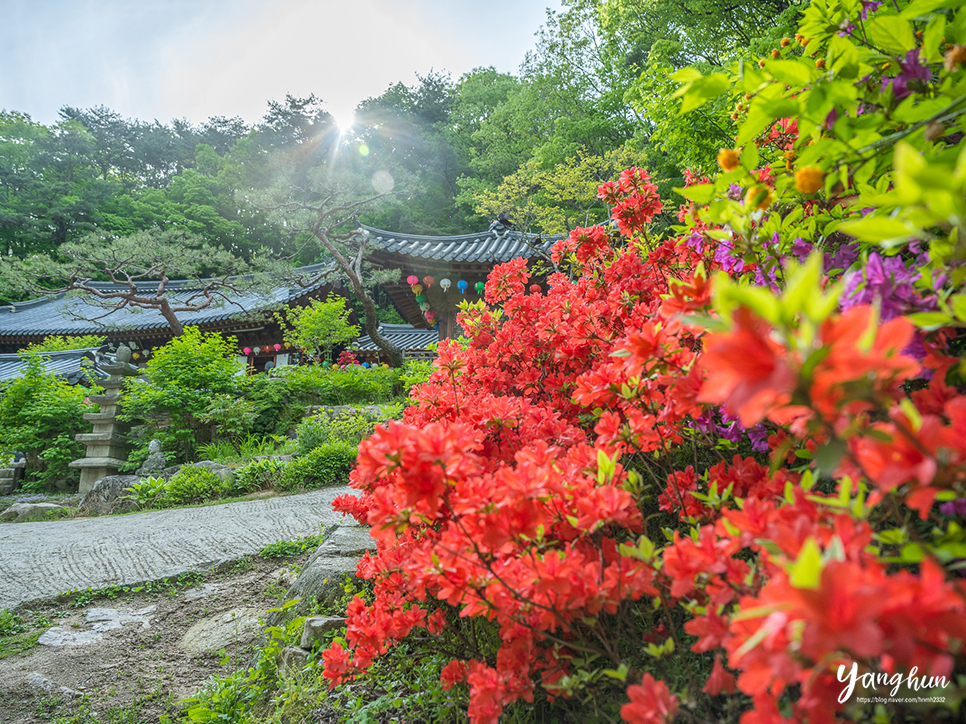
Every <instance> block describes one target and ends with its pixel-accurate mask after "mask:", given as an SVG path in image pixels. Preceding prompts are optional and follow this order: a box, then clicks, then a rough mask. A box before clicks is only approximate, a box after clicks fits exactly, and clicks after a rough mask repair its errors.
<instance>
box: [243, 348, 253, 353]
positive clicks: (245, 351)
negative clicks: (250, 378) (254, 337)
mask: <svg viewBox="0 0 966 724" xmlns="http://www.w3.org/2000/svg"><path fill="white" fill-rule="evenodd" d="M242 352H244V353H245V354H251V353H252V348H251V347H245V349H243V350H242Z"/></svg>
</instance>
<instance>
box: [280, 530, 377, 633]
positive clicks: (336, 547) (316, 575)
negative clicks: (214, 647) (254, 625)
mask: <svg viewBox="0 0 966 724" xmlns="http://www.w3.org/2000/svg"><path fill="white" fill-rule="evenodd" d="M322 535H323V539H322V544H321V545H320V546H319V547H318V548H316V549H315V552H313V553H312V555H311V556H309V559H308V560H307V561H306V562H305V565H303V566H302V572H301V573H300V574H299V577H298V578H297V579H296V581H295V583H294V584H292V587H291V588H289V589H288V591H287V592H286V593H285V600H286V601H290V600H292V599H296V598H297V599H299V602H298V603H297V604H295V605H294V606H292V607H290V608H288V609H286V610H285V611H275V612H273V613H270V614H269V615H268V616H267V623H268V625H269V626H280V625H282V624H283V623H285V622H288V621H291V620H292V619H294V618H297V617H299V616H308V615H309V614H310V613H311V612H312V608H313V604H318V605H320V606H323V607H325V606H330V605H332V604H334V603H335V602H336V601H338V600H339V599H340V598H342V597H343V596H344V595H345V590H344V588H343V583H344V581H345V577H346V574H348V575H349V576H350V577H352V578H355V577H356V576H355V574H356V563H357V562H358V559H359V558H360V557H361V556H362V553H363V552H364V551H365V550H374V549H375V545H376V542H375V541H374V540H372V538H370V537H369V529H368V528H365V527H362V526H356V525H332V526H329V527H327V528H325V529H324V531H323V533H322Z"/></svg>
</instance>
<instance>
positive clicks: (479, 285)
mask: <svg viewBox="0 0 966 724" xmlns="http://www.w3.org/2000/svg"><path fill="white" fill-rule="evenodd" d="M473 288H474V289H476V291H477V293H478V294H482V293H483V290H484V289H486V282H477V283H476V284H474V285H473Z"/></svg>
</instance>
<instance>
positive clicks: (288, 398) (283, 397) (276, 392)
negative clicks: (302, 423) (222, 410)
mask: <svg viewBox="0 0 966 724" xmlns="http://www.w3.org/2000/svg"><path fill="white" fill-rule="evenodd" d="M245 399H246V400H247V401H248V402H249V403H250V404H251V405H252V423H251V428H250V429H251V431H252V432H253V433H254V434H255V435H261V436H262V437H265V436H267V435H287V434H288V432H289V431H290V430H291V429H292V428H293V427H295V425H297V424H298V422H299V420H301V419H302V416H303V415H304V414H305V405H304V404H301V403H300V402H299V401H298V399H297V395H296V394H295V392H294V391H293V390H292V389H291V385H290V384H289V381H288V380H287V379H285V378H284V377H275V376H270V375H253V376H252V377H249V378H248V384H247V387H246V390H245Z"/></svg>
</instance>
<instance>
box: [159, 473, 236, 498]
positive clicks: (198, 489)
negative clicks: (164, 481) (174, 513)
mask: <svg viewBox="0 0 966 724" xmlns="http://www.w3.org/2000/svg"><path fill="white" fill-rule="evenodd" d="M229 485H230V483H226V482H225V481H223V480H222V479H221V478H220V477H219V476H218V475H216V474H215V473H213V472H212V471H211V470H209V469H208V468H203V467H202V468H196V467H184V468H181V470H179V471H178V472H177V473H175V474H174V475H173V476H172V478H171V480H170V481H169V482H168V488H167V491H166V492H165V494H164V497H163V499H162V500H163V501H164V503H165V505H171V504H174V505H184V504H186V503H202V502H204V501H206V500H213V499H215V498H219V497H221V496H222V495H224V493H225V492H226V490H227V488H228V486H229Z"/></svg>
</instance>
